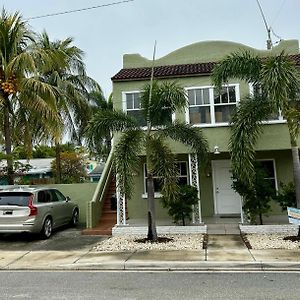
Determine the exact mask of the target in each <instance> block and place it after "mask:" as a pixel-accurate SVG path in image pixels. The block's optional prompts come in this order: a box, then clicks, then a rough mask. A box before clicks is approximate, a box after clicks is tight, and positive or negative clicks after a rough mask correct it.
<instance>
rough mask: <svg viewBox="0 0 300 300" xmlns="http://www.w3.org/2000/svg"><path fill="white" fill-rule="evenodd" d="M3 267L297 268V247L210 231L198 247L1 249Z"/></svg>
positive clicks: (299, 268)
mask: <svg viewBox="0 0 300 300" xmlns="http://www.w3.org/2000/svg"><path fill="white" fill-rule="evenodd" d="M0 269H2V270H24V269H25V270H36V269H43V270H61V269H67V270H68V269H73V270H74V269H75V270H76V269H78V270H89V269H93V270H174V271H175V270H178V271H179V270H182V271H184V270H185V271H189V270H190V271H192V270H193V271H208V270H210V271H217V270H225V271H234V270H243V271H261V270H265V271H272V270H283V271H300V249H299V250H249V249H247V247H246V246H245V244H244V243H243V241H242V239H241V237H240V235H237V234H226V235H224V234H215V235H212V234H211V235H209V238H208V243H207V249H202V250H197V251H128V252H96V251H93V245H90V248H89V249H86V248H85V249H84V250H82V251H80V250H76V251H70V250H68V251H34V250H32V251H22V250H21V251H5V250H2V251H0Z"/></svg>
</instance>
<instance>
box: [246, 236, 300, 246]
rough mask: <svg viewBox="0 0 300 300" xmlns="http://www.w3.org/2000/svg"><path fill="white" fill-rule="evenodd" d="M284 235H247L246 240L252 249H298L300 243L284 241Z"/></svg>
mask: <svg viewBox="0 0 300 300" xmlns="http://www.w3.org/2000/svg"><path fill="white" fill-rule="evenodd" d="M286 236H287V235H286V234H278V233H272V234H247V235H246V239H247V241H248V242H249V244H250V245H251V248H252V249H256V250H259V249H289V250H292V249H299V250H300V241H290V240H284V238H285V237H286Z"/></svg>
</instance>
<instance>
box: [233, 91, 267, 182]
mask: <svg viewBox="0 0 300 300" xmlns="http://www.w3.org/2000/svg"><path fill="white" fill-rule="evenodd" d="M272 108H273V107H272V103H270V102H268V101H266V100H265V99H264V98H262V97H256V98H247V99H245V100H243V101H241V103H240V105H239V107H238V108H237V110H236V112H235V113H234V114H233V116H232V124H231V125H232V126H231V137H230V141H229V149H230V152H231V160H232V167H233V173H234V174H235V175H236V176H238V178H239V180H241V182H243V183H245V184H250V185H251V184H252V180H253V178H254V174H255V170H254V159H255V145H256V142H257V139H258V137H259V136H260V134H261V133H262V121H263V120H267V119H268V118H269V117H270V115H271V114H272V112H273V110H272Z"/></svg>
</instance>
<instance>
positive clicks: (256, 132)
mask: <svg viewBox="0 0 300 300" xmlns="http://www.w3.org/2000/svg"><path fill="white" fill-rule="evenodd" d="M212 78H213V82H214V84H215V85H216V86H218V87H221V85H222V84H223V83H226V82H228V80H229V79H230V78H237V79H241V80H245V81H246V82H248V83H251V84H253V86H254V89H255V90H256V91H257V92H256V93H254V95H252V96H248V97H247V98H246V99H245V100H243V101H241V103H240V106H239V107H238V109H237V111H236V114H235V115H234V116H233V118H232V127H231V133H232V134H231V138H230V150H231V159H232V166H233V171H234V173H235V174H236V175H238V176H239V178H240V180H241V181H243V182H244V183H246V184H252V180H253V178H254V176H253V175H254V172H255V170H254V158H255V145H256V141H257V139H258V137H259V136H260V134H261V133H262V131H263V123H262V121H264V120H267V119H269V118H270V117H272V115H273V116H274V114H278V112H279V111H281V113H282V115H283V117H284V118H285V119H286V120H287V126H288V129H289V134H290V142H291V150H292V157H293V172H294V183H295V187H296V199H297V207H298V208H300V163H299V147H298V145H297V137H298V135H299V130H300V125H299V124H300V123H299V120H300V110H299V99H298V98H297V97H298V96H299V88H300V74H299V70H298V69H297V67H296V65H295V63H294V61H292V60H291V58H290V57H289V56H287V55H285V54H284V53H283V52H282V53H281V54H279V55H271V56H269V57H266V58H261V57H259V56H257V55H254V54H253V53H250V52H248V51H242V52H238V53H233V54H230V55H228V56H227V57H226V58H225V59H224V60H222V61H221V62H220V63H219V64H217V65H216V67H215V68H214V70H213V74H212Z"/></svg>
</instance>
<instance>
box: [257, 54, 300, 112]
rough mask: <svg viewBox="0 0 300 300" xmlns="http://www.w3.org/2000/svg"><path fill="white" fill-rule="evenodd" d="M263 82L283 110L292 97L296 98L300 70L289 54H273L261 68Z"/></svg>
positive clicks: (269, 94)
mask: <svg viewBox="0 0 300 300" xmlns="http://www.w3.org/2000/svg"><path fill="white" fill-rule="evenodd" d="M261 84H262V86H263V87H264V89H265V91H266V93H267V96H268V98H269V99H270V101H272V102H273V103H274V104H275V105H276V107H277V109H281V110H283V109H284V107H285V106H286V105H287V104H288V103H287V102H288V101H289V100H290V99H295V98H296V96H297V95H298V93H299V88H300V72H299V70H298V69H297V67H296V65H295V62H293V61H292V60H291V59H290V58H289V57H288V56H287V55H285V54H284V52H282V53H281V54H280V55H277V56H271V57H269V58H268V59H266V60H265V62H264V64H263V66H262V69H261Z"/></svg>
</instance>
